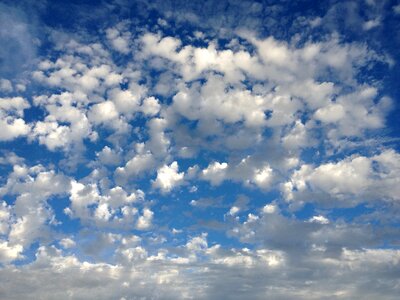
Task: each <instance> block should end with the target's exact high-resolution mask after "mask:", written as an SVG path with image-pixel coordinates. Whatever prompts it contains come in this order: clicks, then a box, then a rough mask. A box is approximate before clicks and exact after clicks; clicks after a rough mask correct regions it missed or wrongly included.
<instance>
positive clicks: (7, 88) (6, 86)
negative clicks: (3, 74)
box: [0, 79, 13, 93]
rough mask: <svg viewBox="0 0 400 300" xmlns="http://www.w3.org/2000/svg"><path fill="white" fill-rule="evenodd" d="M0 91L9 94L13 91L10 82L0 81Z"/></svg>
mask: <svg viewBox="0 0 400 300" xmlns="http://www.w3.org/2000/svg"><path fill="white" fill-rule="evenodd" d="M0 91H1V92H3V93H11V92H12V91H13V86H12V84H11V81H10V80H7V79H0Z"/></svg>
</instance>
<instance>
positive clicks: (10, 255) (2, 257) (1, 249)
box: [0, 240, 23, 264]
mask: <svg viewBox="0 0 400 300" xmlns="http://www.w3.org/2000/svg"><path fill="white" fill-rule="evenodd" d="M22 251H23V247H22V246H21V245H19V244H16V245H10V244H9V243H8V242H7V241H2V240H0V262H1V263H2V264H7V263H10V262H12V261H14V260H16V259H19V258H22Z"/></svg>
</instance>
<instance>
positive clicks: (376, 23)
mask: <svg viewBox="0 0 400 300" xmlns="http://www.w3.org/2000/svg"><path fill="white" fill-rule="evenodd" d="M380 24H381V20H380V19H379V18H377V19H374V20H369V21H366V22H365V23H364V24H363V26H362V28H363V29H364V30H365V31H368V30H371V29H373V28H375V27H378V26H379V25H380Z"/></svg>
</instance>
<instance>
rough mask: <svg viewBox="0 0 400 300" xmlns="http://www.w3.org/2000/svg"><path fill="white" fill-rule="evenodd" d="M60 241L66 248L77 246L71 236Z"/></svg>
mask: <svg viewBox="0 0 400 300" xmlns="http://www.w3.org/2000/svg"><path fill="white" fill-rule="evenodd" d="M59 243H60V245H61V246H62V247H63V248H64V249H70V248H73V247H75V246H76V243H75V241H74V240H73V239H71V238H63V239H62V240H60V242H59Z"/></svg>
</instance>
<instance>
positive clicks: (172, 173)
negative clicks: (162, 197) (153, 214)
mask: <svg viewBox="0 0 400 300" xmlns="http://www.w3.org/2000/svg"><path fill="white" fill-rule="evenodd" d="M178 170H179V166H178V163H177V162H176V161H174V162H172V163H171V164H170V165H169V166H168V165H164V166H162V167H161V168H160V169H158V171H157V178H156V179H155V180H154V181H153V187H154V188H158V189H160V191H161V192H162V193H167V192H170V191H171V190H172V189H173V188H174V187H176V186H178V185H180V184H182V182H183V177H184V173H183V172H181V173H178Z"/></svg>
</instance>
